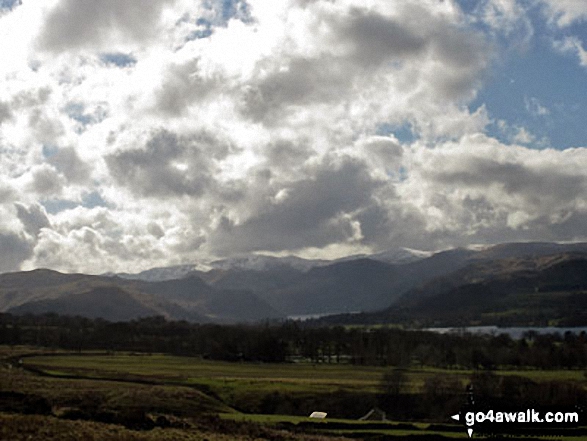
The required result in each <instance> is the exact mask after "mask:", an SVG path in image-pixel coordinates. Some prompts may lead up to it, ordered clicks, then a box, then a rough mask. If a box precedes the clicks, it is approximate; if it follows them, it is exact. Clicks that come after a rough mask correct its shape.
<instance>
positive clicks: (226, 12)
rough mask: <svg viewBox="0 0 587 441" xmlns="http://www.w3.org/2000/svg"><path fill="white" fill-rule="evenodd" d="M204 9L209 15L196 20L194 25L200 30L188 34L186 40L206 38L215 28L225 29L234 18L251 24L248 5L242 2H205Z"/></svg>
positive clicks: (217, 0) (231, 0) (227, 0)
mask: <svg viewBox="0 0 587 441" xmlns="http://www.w3.org/2000/svg"><path fill="white" fill-rule="evenodd" d="M204 7H205V8H206V9H207V10H208V12H209V14H208V15H207V16H206V17H199V18H198V19H197V20H196V22H195V24H196V25H198V26H199V27H200V29H197V30H195V31H193V32H192V33H190V34H189V35H188V37H187V40H195V39H199V38H208V37H209V36H210V35H212V34H213V32H214V28H215V27H226V26H227V25H228V22H229V21H230V20H231V19H234V18H236V19H238V20H241V21H243V22H244V23H250V22H252V17H251V13H250V9H249V5H248V3H247V2H246V1H244V0H206V1H205V2H204Z"/></svg>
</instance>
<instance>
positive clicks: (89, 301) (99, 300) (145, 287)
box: [0, 270, 278, 323]
mask: <svg viewBox="0 0 587 441" xmlns="http://www.w3.org/2000/svg"><path fill="white" fill-rule="evenodd" d="M0 311H1V312H12V313H27V312H30V313H44V312H55V313H59V314H66V315H80V316H85V317H91V318H97V317H101V318H104V319H107V320H112V321H119V320H130V319H135V318H139V317H145V316H153V315H162V316H164V317H166V318H168V319H174V320H190V321H198V322H209V321H216V322H221V323H230V322H239V321H249V320H261V319H264V318H268V317H277V316H278V313H277V312H276V311H274V310H273V309H272V308H271V307H270V306H269V305H267V304H266V303H265V302H264V301H263V300H261V299H259V298H258V297H257V296H256V295H255V294H253V293H251V292H248V291H242V290H222V289H216V288H213V287H211V286H209V285H208V284H206V283H205V282H204V281H202V280H201V279H199V278H197V277H194V276H192V277H187V278H184V279H178V280H172V281H167V282H143V281H136V280H125V279H121V278H117V277H102V276H89V275H83V274H62V273H59V272H56V271H50V270H35V271H28V272H18V273H9V274H3V275H1V276H0Z"/></svg>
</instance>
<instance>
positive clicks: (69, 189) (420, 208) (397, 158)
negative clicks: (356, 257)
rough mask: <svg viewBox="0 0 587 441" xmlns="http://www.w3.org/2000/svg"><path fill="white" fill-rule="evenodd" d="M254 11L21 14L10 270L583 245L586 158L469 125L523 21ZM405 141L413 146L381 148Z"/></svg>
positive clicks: (109, 1) (480, 121)
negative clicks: (551, 242) (394, 130)
mask: <svg viewBox="0 0 587 441" xmlns="http://www.w3.org/2000/svg"><path fill="white" fill-rule="evenodd" d="M247 5H248V6H247ZM247 5H245V3H244V2H243V1H240V2H235V3H234V4H233V5H232V6H230V5H228V4H227V3H226V2H193V1H190V0H168V1H164V2H157V1H154V0H153V1H150V0H149V1H146V2H143V1H138V0H136V1H135V0H133V1H127V2H119V1H114V0H99V1H96V0H94V1H90V0H79V1H78V0H76V1H73V0H59V1H51V2H43V3H42V4H41V3H40V2H32V1H31V2H24V3H23V5H22V6H19V7H18V8H14V10H13V11H12V12H10V13H8V14H6V15H4V16H2V17H0V56H1V57H2V59H3V60H8V62H6V63H2V64H0V78H2V80H3V88H2V90H0V149H1V155H0V171H1V172H2V177H3V182H0V214H2V216H0V241H3V243H6V244H10V246H11V247H12V248H11V249H12V250H14V252H13V253H12V254H10V256H9V257H7V260H6V261H5V262H1V261H0V270H5V269H6V268H8V269H14V268H17V267H18V266H22V267H23V268H33V267H38V266H48V267H52V268H56V269H62V270H70V271H88V272H94V273H99V272H103V271H109V270H118V271H136V270H140V269H144V268H146V267H149V266H158V265H166V264H173V263H182V262H189V261H194V260H196V259H199V258H211V257H214V256H220V255H228V254H230V253H232V252H237V251H238V252H246V251H266V252H272V253H275V254H280V253H281V254H283V253H289V252H295V253H298V254H300V255H306V256H310V255H312V256H317V255H319V256H321V257H328V256H331V257H334V256H337V257H338V256H340V255H341V254H344V253H352V252H354V251H356V252H358V251H361V252H364V251H368V250H370V249H383V248H386V247H391V246H409V247H413V248H440V247H444V246H447V245H459V244H465V242H467V241H469V240H470V241H474V242H484V241H492V240H495V241H498V240H507V239H508V238H521V239H523V238H534V237H536V238H544V239H549V238H554V239H569V238H571V237H574V236H573V235H576V234H579V233H577V232H578V231H579V232H580V231H581V230H580V228H579V227H577V225H580V223H581V220H582V219H583V218H584V216H585V210H586V208H585V205H586V202H585V199H584V197H583V194H585V193H584V190H585V188H584V187H585V182H584V180H583V178H582V173H583V172H582V170H584V168H581V167H584V166H585V165H586V164H585V155H584V153H583V152H584V150H582V149H576V150H573V151H565V152H556V151H552V150H543V151H540V152H539V151H536V150H531V149H526V148H523V147H515V146H505V145H502V144H500V143H498V142H497V141H495V140H492V139H490V138H487V137H486V136H484V135H479V133H482V132H483V131H484V129H485V127H486V125H487V124H488V123H489V122H490V118H489V116H488V112H487V109H486V107H485V106H484V105H476V109H475V110H471V109H470V108H469V105H470V104H471V102H472V100H473V99H474V98H475V97H476V96H477V94H478V91H479V89H480V88H481V87H482V86H483V81H484V80H485V75H486V73H487V71H488V69H490V68H491V67H492V65H493V64H492V63H494V62H495V60H496V59H498V58H499V53H498V51H500V50H503V48H502V47H501V46H500V45H499V44H496V37H495V35H496V33H500V35H501V36H502V38H509V39H510V40H508V41H514V40H516V41H518V42H519V40H524V39H525V38H530V37H528V36H529V35H531V34H532V29H531V27H528V26H527V25H528V22H527V16H526V15H525V11H524V8H522V7H521V6H520V4H517V3H516V2H513V1H506V0H499V1H498V0H494V1H488V2H483V3H482V6H481V7H480V8H479V10H478V11H476V12H475V14H476V17H477V18H478V20H477V21H476V20H473V19H471V17H470V16H469V17H467V16H466V15H465V14H464V13H462V11H461V10H460V8H459V7H458V6H457V3H456V2H453V1H448V0H445V1H444V2H438V1H432V0H426V1H424V0H422V1H418V2H404V1H379V0H369V1H360V2H359V1H356V0H344V1H337V2H332V1H327V0H314V1H307V0H306V1H302V0H296V1H294V0H291V1H284V2H276V1H272V0H251V1H250V2H248V4H247ZM569 11H570V9H569ZM573 11H574V10H573ZM569 13H570V12H569ZM573 14H574V15H573V16H577V11H575V12H573ZM561 17H562V16H561ZM577 17H578V16H577ZM500 20H501V22H500ZM504 20H505V21H504ZM557 20H560V18H559V19H557ZM479 22H484V23H486V24H489V25H490V26H489V27H490V30H489V31H483V30H481V29H480V27H479V26H477V25H478V23H479ZM500 23H501V24H500ZM571 43H572V41H571ZM568 44H570V43H568ZM569 47H571V46H569ZM581 49H582V46H581ZM568 50H570V49H568ZM572 50H574V51H577V53H578V54H581V52H579V48H578V46H577V45H574V46H572ZM527 106H528V110H529V111H531V112H533V113H534V114H535V115H538V116H541V117H547V116H549V113H548V109H546V108H545V107H544V106H543V105H542V104H540V102H539V101H537V100H535V99H534V98H529V99H528V100H527ZM406 125H407V126H409V127H410V128H411V131H412V135H413V140H411V141H410V142H409V143H404V142H402V141H401V140H400V139H398V138H400V136H399V135H398V136H397V137H396V136H395V135H394V134H382V133H381V131H380V129H381V127H387V126H389V127H402V126H406ZM510 127H511V128H512V129H511V130H512V134H511V135H512V140H513V141H514V142H516V143H520V144H528V145H533V144H535V143H536V141H535V140H534V138H533V135H532V134H531V133H530V132H529V130H528V129H526V128H523V127H521V126H516V125H510ZM561 170H565V171H564V173H563V172H562V171H561ZM15 204H16V205H15ZM42 207H46V209H44V208H42ZM569 213H570V214H569ZM565 228H566V229H565ZM500 238H501V239H500Z"/></svg>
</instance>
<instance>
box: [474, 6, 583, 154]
mask: <svg viewBox="0 0 587 441" xmlns="http://www.w3.org/2000/svg"><path fill="white" fill-rule="evenodd" d="M529 16H530V18H531V20H532V26H533V28H534V37H533V38H532V39H531V40H530V42H529V44H528V45H527V47H525V48H520V47H518V48H516V49H514V50H509V51H508V50H504V51H503V54H504V55H503V59H502V60H500V61H498V62H497V63H496V65H495V66H494V70H493V72H492V73H491V74H490V75H489V77H488V78H487V79H486V82H485V85H484V87H483V88H482V89H481V91H480V92H479V94H478V96H477V98H476V99H475V100H474V101H473V102H472V103H470V106H469V107H470V109H471V110H475V109H476V108H478V107H479V106H480V105H482V104H485V106H486V108H487V110H488V113H489V116H490V117H491V118H492V119H493V120H494V121H495V123H494V124H491V125H489V126H488V127H487V133H488V134H489V135H490V136H494V137H495V138H497V139H499V140H500V141H502V142H512V141H513V140H512V133H513V132H515V130H514V129H515V128H521V127H523V128H525V129H526V130H527V131H528V132H529V133H531V134H532V135H533V136H534V138H535V142H534V143H529V144H528V145H529V146H534V147H537V148H541V147H544V146H548V145H549V146H551V147H553V148H557V149H565V148H569V147H583V146H587V118H586V116H585V115H586V114H587V87H585V83H586V82H587V68H585V67H584V66H581V65H580V62H579V57H578V55H577V53H575V52H573V51H561V50H560V49H557V48H556V46H557V43H556V42H557V41H558V42H561V41H563V40H564V38H566V37H569V36H572V37H575V38H579V39H580V40H581V41H583V43H585V40H584V39H585V37H587V23H585V22H582V23H576V24H574V25H572V26H569V27H566V28H563V29H559V28H557V27H555V26H552V24H549V23H547V22H546V20H545V18H544V16H543V15H542V13H541V11H540V10H539V9H537V8H535V9H532V10H530V12H529ZM500 121H503V122H504V123H505V124H503V123H500Z"/></svg>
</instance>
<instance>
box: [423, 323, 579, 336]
mask: <svg viewBox="0 0 587 441" xmlns="http://www.w3.org/2000/svg"><path fill="white" fill-rule="evenodd" d="M426 331H432V332H438V333H440V334H446V333H449V332H451V333H464V332H469V333H471V334H489V335H499V334H508V335H509V336H510V337H512V338H521V337H522V335H524V333H525V332H528V331H534V332H536V333H537V334H557V333H558V334H561V335H562V334H564V333H565V332H567V331H568V332H572V333H573V334H580V333H581V332H587V327H585V326H579V327H576V328H556V327H554V326H544V327H511V328H499V327H497V326H466V327H463V328H427V329H426Z"/></svg>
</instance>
